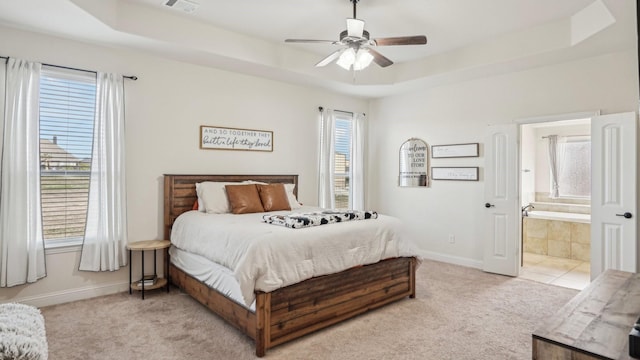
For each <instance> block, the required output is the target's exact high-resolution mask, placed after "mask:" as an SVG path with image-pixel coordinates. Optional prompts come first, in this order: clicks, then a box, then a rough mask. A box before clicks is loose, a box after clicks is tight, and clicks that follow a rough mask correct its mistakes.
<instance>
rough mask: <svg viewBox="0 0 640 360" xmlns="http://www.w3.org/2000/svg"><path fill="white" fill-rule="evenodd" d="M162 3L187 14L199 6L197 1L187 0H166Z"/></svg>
mask: <svg viewBox="0 0 640 360" xmlns="http://www.w3.org/2000/svg"><path fill="white" fill-rule="evenodd" d="M163 4H164V5H165V6H168V7H170V8H172V9H175V10H182V11H184V12H186V13H187V14H191V13H192V12H194V11H196V9H198V7H199V6H200V4H198V3H197V2H194V1H189V0H166V1H164V2H163Z"/></svg>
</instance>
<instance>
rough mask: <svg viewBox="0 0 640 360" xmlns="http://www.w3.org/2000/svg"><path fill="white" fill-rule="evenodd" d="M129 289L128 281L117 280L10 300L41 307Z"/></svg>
mask: <svg viewBox="0 0 640 360" xmlns="http://www.w3.org/2000/svg"><path fill="white" fill-rule="evenodd" d="M128 289H129V283H128V282H117V283H111V284H101V285H95V286H86V287H82V288H76V289H70V290H63V291H55V292H51V293H47V294H42V295H37V296H27V297H22V298H13V299H11V302H19V303H22V304H27V305H32V306H35V307H43V306H50V305H57V304H63V303H68V302H71V301H77V300H84V299H90V298H93V297H96V296H103V295H110V294H115V293H119V292H123V291H127V290H128Z"/></svg>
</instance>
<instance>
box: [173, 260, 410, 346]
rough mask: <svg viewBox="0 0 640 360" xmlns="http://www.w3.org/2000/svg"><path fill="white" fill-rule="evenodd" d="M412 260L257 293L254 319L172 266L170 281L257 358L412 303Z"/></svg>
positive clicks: (390, 261) (356, 270) (245, 311)
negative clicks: (247, 341) (251, 345)
mask: <svg viewBox="0 0 640 360" xmlns="http://www.w3.org/2000/svg"><path fill="white" fill-rule="evenodd" d="M415 270H416V259H415V258H412V257H404V258H395V259H388V260H383V261H380V262H378V263H375V264H371V265H365V266H359V267H355V268H352V269H348V270H345V271H342V272H340V273H336V274H331V275H325V276H319V277H316V278H312V279H309V280H305V281H303V282H300V283H298V284H294V285H290V286H287V287H285V288H282V289H278V290H275V291H273V292H270V293H264V292H257V293H256V312H255V313H253V312H251V311H249V310H247V309H246V308H244V307H243V306H241V305H239V304H237V303H236V302H234V301H233V300H230V299H228V298H227V297H225V296H223V295H221V294H220V293H218V292H217V291H216V290H214V289H211V288H209V287H207V286H206V285H205V284H203V283H201V282H199V281H198V280H196V279H194V278H192V277H191V276H189V275H187V274H185V273H184V272H183V271H181V270H180V269H179V268H177V267H175V266H173V265H171V270H170V271H171V280H172V282H173V283H174V284H175V285H176V286H178V287H180V288H182V289H183V290H184V291H185V292H186V293H188V294H189V295H191V296H192V297H193V298H194V299H196V300H197V301H198V302H200V303H202V304H203V305H205V306H207V307H208V308H209V309H211V310H212V311H213V312H215V313H216V314H218V315H219V316H221V317H222V318H223V319H225V320H226V321H228V322H229V323H230V324H232V325H234V326H235V327H236V328H238V329H239V330H241V331H242V332H243V333H245V334H246V335H248V336H249V337H251V338H252V339H254V340H255V342H256V355H257V356H259V357H262V356H264V354H265V352H266V350H267V349H270V348H272V347H274V346H277V345H279V344H282V343H285V342H287V341H290V340H293V339H296V338H299V337H301V336H303V335H306V334H309V333H311V332H314V331H316V330H319V329H322V328H325V327H327V326H330V325H333V324H336V323H338V322H341V321H343V320H346V319H349V318H352V317H354V316H357V315H359V314H362V313H365V312H367V311H369V310H372V309H375V308H378V307H381V306H383V305H385V304H388V303H390V302H393V301H396V300H400V299H402V298H404V297H411V298H413V297H415Z"/></svg>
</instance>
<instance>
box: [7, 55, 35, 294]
mask: <svg viewBox="0 0 640 360" xmlns="http://www.w3.org/2000/svg"><path fill="white" fill-rule="evenodd" d="M41 68H42V64H39V63H34V62H28V61H24V60H18V59H9V60H8V62H7V71H6V87H5V89H6V94H5V114H4V115H5V116H4V129H3V138H4V140H3V148H2V172H1V173H0V177H1V178H2V179H1V189H0V190H1V191H0V287H9V286H15V285H20V284H25V283H28V282H29V283H31V282H35V281H37V280H38V279H40V278H43V277H45V276H46V274H47V273H46V267H45V257H44V240H43V236H42V218H41V216H40V213H41V209H40V207H41V204H40V154H39V151H40V140H39V139H40V134H39V116H40V115H39V100H38V99H39V92H40V70H41Z"/></svg>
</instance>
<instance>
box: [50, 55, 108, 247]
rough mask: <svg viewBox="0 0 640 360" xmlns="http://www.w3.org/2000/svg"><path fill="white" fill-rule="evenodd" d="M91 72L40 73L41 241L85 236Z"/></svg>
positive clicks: (92, 89) (92, 113)
mask: <svg viewBox="0 0 640 360" xmlns="http://www.w3.org/2000/svg"><path fill="white" fill-rule="evenodd" d="M95 101H96V77H95V74H93V73H87V72H82V71H74V70H66V69H59V68H52V67H46V66H45V67H43V69H42V73H41V76H40V99H39V102H40V187H41V190H40V191H41V198H42V200H41V201H42V227H43V229H42V230H43V236H44V240H45V244H46V245H47V246H49V247H50V246H51V245H63V244H64V245H71V244H80V243H81V242H82V237H83V236H84V230H85V223H86V218H87V202H88V196H89V176H90V167H91V153H92V144H93V124H94V116H95Z"/></svg>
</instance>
